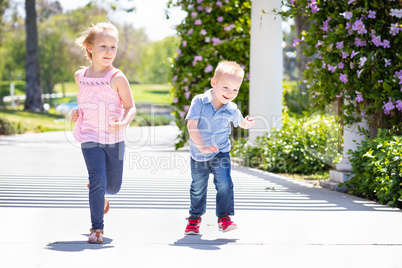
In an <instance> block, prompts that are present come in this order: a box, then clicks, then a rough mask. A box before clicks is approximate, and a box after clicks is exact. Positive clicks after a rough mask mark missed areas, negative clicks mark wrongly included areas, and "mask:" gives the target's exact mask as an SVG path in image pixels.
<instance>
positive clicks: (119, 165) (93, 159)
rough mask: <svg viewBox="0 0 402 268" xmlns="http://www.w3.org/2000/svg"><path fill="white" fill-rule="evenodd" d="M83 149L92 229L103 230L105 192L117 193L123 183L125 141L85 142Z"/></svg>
mask: <svg viewBox="0 0 402 268" xmlns="http://www.w3.org/2000/svg"><path fill="white" fill-rule="evenodd" d="M81 150H82V154H83V155H84V159H85V164H86V166H87V169H88V179H89V207H90V210H91V222H92V230H96V229H102V230H103V227H104V225H103V210H104V205H105V193H108V194H117V193H118V192H119V191H120V187H121V183H122V178H123V159H124V141H121V142H119V143H115V144H100V143H96V142H85V143H82V144H81Z"/></svg>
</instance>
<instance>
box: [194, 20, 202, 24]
mask: <svg viewBox="0 0 402 268" xmlns="http://www.w3.org/2000/svg"><path fill="white" fill-rule="evenodd" d="M201 24H202V21H201V20H196V21H195V22H194V25H201Z"/></svg>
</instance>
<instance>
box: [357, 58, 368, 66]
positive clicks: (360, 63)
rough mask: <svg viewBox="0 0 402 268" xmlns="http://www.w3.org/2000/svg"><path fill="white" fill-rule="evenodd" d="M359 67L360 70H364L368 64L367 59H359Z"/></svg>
mask: <svg viewBox="0 0 402 268" xmlns="http://www.w3.org/2000/svg"><path fill="white" fill-rule="evenodd" d="M359 61H360V62H359V67H360V68H362V67H363V65H364V64H365V63H366V61H367V58H366V57H361V58H360V59H359Z"/></svg>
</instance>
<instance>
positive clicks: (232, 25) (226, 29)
mask: <svg viewBox="0 0 402 268" xmlns="http://www.w3.org/2000/svg"><path fill="white" fill-rule="evenodd" d="M234 27H235V25H234V24H230V25H228V26H226V27H224V28H223V29H224V30H225V31H227V32H229V31H230V30H232V29H233V28H234Z"/></svg>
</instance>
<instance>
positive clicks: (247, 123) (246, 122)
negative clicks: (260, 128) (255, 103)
mask: <svg viewBox="0 0 402 268" xmlns="http://www.w3.org/2000/svg"><path fill="white" fill-rule="evenodd" d="M254 125H255V121H254V118H252V117H250V116H248V115H247V116H246V117H245V118H244V119H243V121H241V123H240V124H239V126H240V127H241V128H244V129H249V128H251V127H252V126H254Z"/></svg>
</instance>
